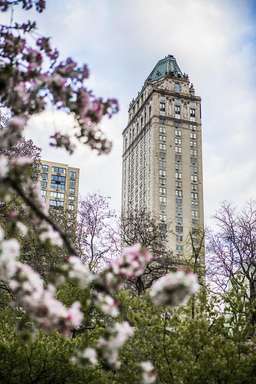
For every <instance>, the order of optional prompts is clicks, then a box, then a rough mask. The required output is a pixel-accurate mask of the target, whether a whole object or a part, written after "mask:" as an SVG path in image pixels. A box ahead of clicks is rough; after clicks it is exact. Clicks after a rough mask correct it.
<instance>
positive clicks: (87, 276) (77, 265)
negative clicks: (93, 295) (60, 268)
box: [68, 256, 94, 288]
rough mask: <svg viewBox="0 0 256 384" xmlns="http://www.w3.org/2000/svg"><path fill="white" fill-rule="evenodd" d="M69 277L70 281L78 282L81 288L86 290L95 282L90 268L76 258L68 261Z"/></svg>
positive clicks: (73, 257) (72, 257)
mask: <svg viewBox="0 0 256 384" xmlns="http://www.w3.org/2000/svg"><path fill="white" fill-rule="evenodd" d="M68 263H69V266H68V268H69V269H68V276H69V278H70V279H74V280H77V281H78V284H79V285H80V287H81V288H86V287H88V286H89V285H90V283H91V282H92V281H93V279H94V277H93V274H92V273H91V272H90V270H89V268H88V266H87V265H86V264H83V263H82V262H81V260H80V259H79V258H78V257H76V256H70V258H69V259H68Z"/></svg>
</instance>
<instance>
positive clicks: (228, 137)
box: [36, 0, 256, 218]
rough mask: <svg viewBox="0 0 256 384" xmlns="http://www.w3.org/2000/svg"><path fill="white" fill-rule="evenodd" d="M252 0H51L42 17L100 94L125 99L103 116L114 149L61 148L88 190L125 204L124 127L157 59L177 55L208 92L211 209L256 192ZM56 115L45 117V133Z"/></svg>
mask: <svg viewBox="0 0 256 384" xmlns="http://www.w3.org/2000/svg"><path fill="white" fill-rule="evenodd" d="M57 4H58V3H57ZM247 5H248V3H247V1H236V2H233V1H229V0H225V1H222V0H212V1H205V0H193V1H191V0H158V1H155V0H130V1H127V0H119V1H110V0H98V1H92V0H89V1H86V2H85V1H82V0H73V1H72V3H71V2H69V1H63V2H62V7H61V8H60V7H59V6H57V5H53V4H51V5H50V8H49V10H48V13H47V14H46V16H45V17H44V18H43V19H42V21H41V22H40V23H41V25H42V27H43V28H45V33H47V34H51V35H53V37H54V41H55V42H56V43H57V45H58V46H59V48H60V49H61V50H62V51H64V53H65V54H66V55H70V56H75V57H76V58H77V59H78V60H79V61H80V62H87V61H88V62H89V66H90V68H91V71H92V79H91V80H90V82H89V85H90V86H91V87H92V88H93V89H94V90H95V92H96V93H97V94H102V95H104V96H116V97H117V98H118V99H119V100H120V102H121V112H120V114H119V116H118V117H115V118H113V120H111V121H107V122H105V123H104V126H105V128H106V129H105V130H106V131H107V132H109V135H110V136H111V137H113V138H114V148H113V151H112V154H111V155H109V156H108V157H105V156H104V157H97V156H95V155H94V154H91V153H88V151H85V152H83V151H82V150H79V153H78V154H77V155H74V156H73V157H67V155H64V154H63V155H62V154H61V159H63V160H65V161H67V162H69V163H71V164H73V165H76V166H79V167H80V168H81V184H80V191H81V194H85V193H87V192H89V191H94V190H99V191H101V192H102V193H104V194H106V195H109V196H112V197H113V203H114V206H115V207H117V208H119V207H120V196H121V132H122V130H123V128H124V127H125V125H126V122H127V108H128V103H129V101H130V99H131V98H132V97H133V96H135V95H136V93H137V91H138V90H139V89H140V88H141V86H142V84H143V82H144V80H145V78H146V77H147V75H148V74H149V73H150V71H151V70H152V68H153V66H154V65H155V64H156V62H157V61H158V60H159V59H160V58H162V57H163V56H166V55H167V54H173V55H175V56H176V58H177V60H178V63H179V65H180V67H181V69H182V70H183V71H184V72H186V73H188V74H189V76H190V79H191V81H193V82H194V84H195V88H196V92H197V93H198V94H199V95H201V97H202V113H203V132H204V142H203V149H204V187H205V188H204V189H205V191H204V197H205V208H206V217H207V218H208V217H209V216H211V215H212V214H213V213H214V211H215V209H216V208H217V207H218V205H219V203H220V202H221V201H223V200H232V201H234V202H238V203H239V202H242V201H245V200H246V199H248V198H256V192H255V191H256V170H255V167H254V162H255V153H254V152H255V151H254V146H255V142H256V133H255V132H256V131H255V127H254V122H255V121H256V112H255V110H256V108H255V100H256V88H255V80H254V79H255V75H256V57H255V51H256V50H255V46H254V45H253V43H252V38H253V35H254V37H255V29H254V26H253V21H252V20H251V19H250V16H249V14H248V7H247ZM59 8H60V9H59ZM43 121H44V122H43ZM49 122H50V121H49V118H48V120H42V121H41V122H40V123H38V124H39V126H40V127H41V128H40V129H41V132H42V129H43V132H44V134H42V135H43V136H45V132H46V131H45V129H46V126H48V124H49ZM62 123H63V122H62ZM62 123H61V124H62ZM38 124H36V125H38ZM38 142H39V143H42V142H43V148H44V155H43V156H45V157H46V156H47V157H48V156H49V158H51V159H53V160H54V159H58V160H61V159H60V154H59V152H58V151H55V152H53V150H51V151H49V150H46V142H45V140H44V138H43V139H42V136H41V135H40V138H39V141H38Z"/></svg>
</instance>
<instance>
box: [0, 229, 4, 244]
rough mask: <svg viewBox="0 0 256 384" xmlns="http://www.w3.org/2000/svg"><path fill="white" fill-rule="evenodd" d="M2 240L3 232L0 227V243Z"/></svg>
mask: <svg viewBox="0 0 256 384" xmlns="http://www.w3.org/2000/svg"><path fill="white" fill-rule="evenodd" d="M3 239H4V230H3V228H2V227H0V241H3Z"/></svg>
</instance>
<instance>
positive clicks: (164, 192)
mask: <svg viewBox="0 0 256 384" xmlns="http://www.w3.org/2000/svg"><path fill="white" fill-rule="evenodd" d="M159 192H160V195H166V188H163V187H161V188H159Z"/></svg>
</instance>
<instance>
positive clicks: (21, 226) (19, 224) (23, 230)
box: [16, 221, 28, 236]
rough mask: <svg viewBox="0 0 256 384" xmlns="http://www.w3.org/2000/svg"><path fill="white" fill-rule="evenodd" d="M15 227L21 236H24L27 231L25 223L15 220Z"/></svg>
mask: <svg viewBox="0 0 256 384" xmlns="http://www.w3.org/2000/svg"><path fill="white" fill-rule="evenodd" d="M16 227H17V229H18V230H19V232H20V234H21V235H22V236H26V235H27V233H28V228H27V226H26V225H25V224H23V223H22V222H21V221H17V222H16Z"/></svg>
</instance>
